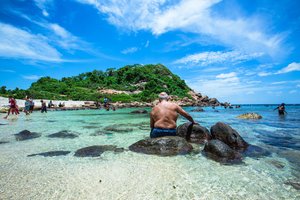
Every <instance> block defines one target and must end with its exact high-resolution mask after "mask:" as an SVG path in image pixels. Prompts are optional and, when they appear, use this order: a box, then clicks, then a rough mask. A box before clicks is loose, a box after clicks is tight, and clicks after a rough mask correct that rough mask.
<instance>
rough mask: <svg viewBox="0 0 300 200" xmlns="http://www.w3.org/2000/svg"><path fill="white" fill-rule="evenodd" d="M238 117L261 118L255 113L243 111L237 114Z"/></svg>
mask: <svg viewBox="0 0 300 200" xmlns="http://www.w3.org/2000/svg"><path fill="white" fill-rule="evenodd" d="M237 118H239V119H261V118H262V116H261V115H259V114H257V113H245V114H242V115H239V116H237Z"/></svg>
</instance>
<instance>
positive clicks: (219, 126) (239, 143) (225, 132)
mask: <svg viewBox="0 0 300 200" xmlns="http://www.w3.org/2000/svg"><path fill="white" fill-rule="evenodd" d="M210 132H211V136H212V138H213V139H218V140H221V141H222V142H224V143H225V144H227V145H228V146H229V147H231V148H233V149H246V148H247V147H248V143H247V142H245V140H244V139H243V138H242V137H241V136H240V134H239V133H238V132H237V131H236V130H234V129H233V128H231V127H230V126H229V125H227V124H224V123H222V122H218V123H216V124H215V125H213V126H212V127H211V129H210Z"/></svg>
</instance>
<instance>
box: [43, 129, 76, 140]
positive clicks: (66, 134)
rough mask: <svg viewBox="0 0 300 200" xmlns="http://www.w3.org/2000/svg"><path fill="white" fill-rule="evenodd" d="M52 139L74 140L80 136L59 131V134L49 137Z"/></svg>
mask: <svg viewBox="0 0 300 200" xmlns="http://www.w3.org/2000/svg"><path fill="white" fill-rule="evenodd" d="M48 137H50V138H69V139H73V138H76V137H78V135H76V134H74V133H71V132H70V131H67V130H64V131H59V132H57V133H53V134H51V135H48Z"/></svg>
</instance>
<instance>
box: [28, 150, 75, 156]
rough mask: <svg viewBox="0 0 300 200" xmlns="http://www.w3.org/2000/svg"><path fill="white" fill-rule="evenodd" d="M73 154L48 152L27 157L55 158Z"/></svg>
mask: <svg viewBox="0 0 300 200" xmlns="http://www.w3.org/2000/svg"><path fill="white" fill-rule="evenodd" d="M69 153H71V151H48V152H43V153H36V154H30V155H28V156H27V157H32V156H44V157H53V156H65V155H68V154H69Z"/></svg>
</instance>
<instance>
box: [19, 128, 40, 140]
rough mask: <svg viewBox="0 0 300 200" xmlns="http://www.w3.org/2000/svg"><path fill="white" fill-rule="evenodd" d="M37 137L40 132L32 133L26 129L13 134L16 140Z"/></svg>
mask: <svg viewBox="0 0 300 200" xmlns="http://www.w3.org/2000/svg"><path fill="white" fill-rule="evenodd" d="M38 137H41V134H40V133H34V132H30V131H28V130H24V131H21V132H20V133H17V134H15V138H16V140H17V141H23V140H30V139H34V138H38Z"/></svg>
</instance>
